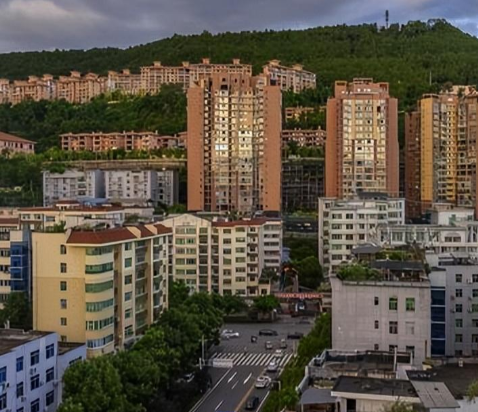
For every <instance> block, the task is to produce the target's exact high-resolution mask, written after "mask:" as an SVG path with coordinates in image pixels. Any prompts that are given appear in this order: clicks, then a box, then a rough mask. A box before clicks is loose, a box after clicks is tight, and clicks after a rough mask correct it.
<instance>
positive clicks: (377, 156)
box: [325, 79, 399, 198]
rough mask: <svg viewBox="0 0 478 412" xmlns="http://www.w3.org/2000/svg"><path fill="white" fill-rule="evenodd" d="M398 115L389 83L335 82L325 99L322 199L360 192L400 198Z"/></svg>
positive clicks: (353, 194)
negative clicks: (323, 194) (326, 99)
mask: <svg viewBox="0 0 478 412" xmlns="http://www.w3.org/2000/svg"><path fill="white" fill-rule="evenodd" d="M397 116H398V111H397V99H395V98H392V97H390V94H389V85H388V83H374V82H373V80H372V79H354V81H353V82H352V83H347V82H344V81H338V82H335V95H334V97H333V98H330V99H329V100H328V102H327V143H326V146H325V164H326V173H325V178H326V181H325V195H326V196H327V197H337V198H353V197H355V196H356V194H357V192H358V191H360V190H363V191H366V192H382V193H386V194H388V195H389V196H392V197H398V196H399V148H398V132H397V130H398V129H397Z"/></svg>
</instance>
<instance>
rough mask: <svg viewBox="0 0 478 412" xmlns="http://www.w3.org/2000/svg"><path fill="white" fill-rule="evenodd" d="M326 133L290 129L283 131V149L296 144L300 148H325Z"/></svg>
mask: <svg viewBox="0 0 478 412" xmlns="http://www.w3.org/2000/svg"><path fill="white" fill-rule="evenodd" d="M326 135H327V133H326V131H325V130H322V129H321V128H320V127H319V128H318V129H289V130H282V132H281V136H282V148H286V147H287V146H288V144H289V143H295V144H296V145H297V146H298V147H322V148H323V147H324V146H325V138H326Z"/></svg>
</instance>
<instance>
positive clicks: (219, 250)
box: [161, 214, 282, 297]
mask: <svg viewBox="0 0 478 412" xmlns="http://www.w3.org/2000/svg"><path fill="white" fill-rule="evenodd" d="M161 223H162V224H163V225H165V226H166V227H169V228H171V229H172V231H173V243H174V248H173V253H174V259H173V266H172V278H173V279H174V280H182V281H184V282H185V283H186V285H187V286H188V287H189V288H190V289H191V290H194V291H199V292H216V293H219V294H221V295H226V294H229V295H236V294H238V295H240V296H244V297H253V296H260V295H263V294H268V293H269V292H270V284H269V281H268V280H266V279H264V278H262V279H261V275H262V274H263V271H264V270H265V269H269V270H272V271H274V272H276V273H279V271H280V265H281V253H282V222H281V221H280V220H273V219H271V220H269V219H266V218H256V219H250V220H241V221H232V222H230V221H229V222H227V221H217V220H216V221H215V220H214V219H212V218H211V217H201V216H199V215H193V214H184V215H180V216H176V217H171V218H167V219H165V220H163V221H162V222H161Z"/></svg>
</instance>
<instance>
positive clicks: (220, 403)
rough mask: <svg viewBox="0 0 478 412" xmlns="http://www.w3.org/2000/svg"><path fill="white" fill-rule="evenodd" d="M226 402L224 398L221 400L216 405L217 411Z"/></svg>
mask: <svg viewBox="0 0 478 412" xmlns="http://www.w3.org/2000/svg"><path fill="white" fill-rule="evenodd" d="M223 403H224V400H222V401H221V402H219V404H218V405H217V406H216V409H214V410H215V411H217V410H218V409H219V407H220V406H221V405H222V404H223Z"/></svg>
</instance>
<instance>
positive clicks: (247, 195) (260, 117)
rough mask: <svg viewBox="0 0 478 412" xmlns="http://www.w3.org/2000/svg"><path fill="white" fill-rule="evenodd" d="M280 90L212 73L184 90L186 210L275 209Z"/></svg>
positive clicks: (278, 196)
mask: <svg viewBox="0 0 478 412" xmlns="http://www.w3.org/2000/svg"><path fill="white" fill-rule="evenodd" d="M280 131H281V92H280V89H279V88H278V87H277V86H270V85H269V84H268V82H267V80H266V79H265V77H250V76H246V75H242V74H227V73H218V74H214V75H213V76H212V77H210V78H209V79H208V80H202V81H201V82H199V83H196V84H195V85H194V86H192V87H190V88H189V90H188V210H189V211H207V212H227V211H236V212H239V213H241V214H251V213H254V212H255V211H258V210H266V211H280V209H281V204H280V203H281V194H280V186H281V184H280V182H281V180H280V179H281V178H280V176H281V142H280V140H281V137H280Z"/></svg>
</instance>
